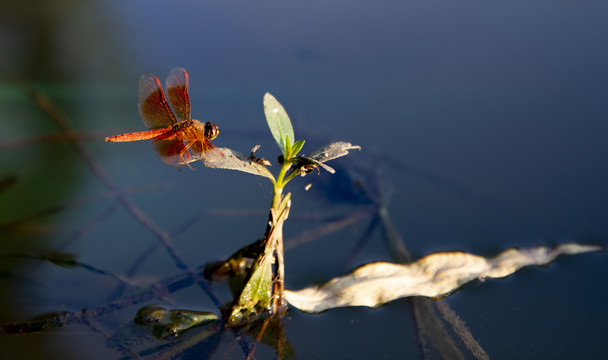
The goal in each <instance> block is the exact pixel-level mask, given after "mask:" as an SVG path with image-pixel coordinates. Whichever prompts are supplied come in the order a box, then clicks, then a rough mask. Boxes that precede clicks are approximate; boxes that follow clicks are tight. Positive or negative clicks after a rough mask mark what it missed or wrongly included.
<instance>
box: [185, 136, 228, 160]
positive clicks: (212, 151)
mask: <svg viewBox="0 0 608 360" xmlns="http://www.w3.org/2000/svg"><path fill="white" fill-rule="evenodd" d="M188 146H189V149H190V151H191V152H192V155H194V158H195V159H210V158H214V157H218V156H221V157H223V156H224V154H223V153H222V152H221V151H220V149H218V148H217V147H216V146H215V145H213V144H212V143H211V141H209V139H207V138H202V139H200V140H196V141H193V142H191V143H189V144H188Z"/></svg>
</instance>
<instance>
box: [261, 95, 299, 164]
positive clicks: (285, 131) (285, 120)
mask: <svg viewBox="0 0 608 360" xmlns="http://www.w3.org/2000/svg"><path fill="white" fill-rule="evenodd" d="M264 114H265V115H266V121H267V122H268V127H269V128H270V132H271V133H272V136H273V137H274V139H275V140H276V142H277V145H279V149H281V153H282V154H283V156H285V157H287V155H288V154H287V150H288V146H287V142H288V141H289V143H293V141H294V139H295V136H294V134H293V127H292V126H291V121H290V120H289V116H288V115H287V112H285V109H284V108H283V106H282V105H281V104H280V103H279V102H278V101H277V99H275V97H274V96H272V95H270V93H266V94H265V95H264ZM287 139H289V140H287Z"/></svg>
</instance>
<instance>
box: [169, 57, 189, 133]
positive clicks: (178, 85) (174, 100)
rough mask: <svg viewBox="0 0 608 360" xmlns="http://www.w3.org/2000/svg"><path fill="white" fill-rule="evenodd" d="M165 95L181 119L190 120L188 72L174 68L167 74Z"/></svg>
mask: <svg viewBox="0 0 608 360" xmlns="http://www.w3.org/2000/svg"><path fill="white" fill-rule="evenodd" d="M166 90H167V96H168V97H169V101H170V102H171V105H172V106H173V110H175V113H176V114H177V117H178V118H179V119H180V120H181V121H186V120H190V95H189V94H188V72H187V71H186V70H185V69H183V68H174V69H173V70H171V72H170V73H169V76H167V86H166Z"/></svg>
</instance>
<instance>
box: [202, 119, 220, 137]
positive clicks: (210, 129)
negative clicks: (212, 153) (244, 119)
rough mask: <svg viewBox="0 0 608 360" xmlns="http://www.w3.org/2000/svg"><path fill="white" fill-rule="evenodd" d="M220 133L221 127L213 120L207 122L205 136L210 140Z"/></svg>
mask: <svg viewBox="0 0 608 360" xmlns="http://www.w3.org/2000/svg"><path fill="white" fill-rule="evenodd" d="M219 134H220V128H219V127H218V126H217V125H215V124H214V123H212V122H207V123H205V136H206V137H207V138H208V139H209V140H213V139H215V138H216V137H217V136H218V135H219Z"/></svg>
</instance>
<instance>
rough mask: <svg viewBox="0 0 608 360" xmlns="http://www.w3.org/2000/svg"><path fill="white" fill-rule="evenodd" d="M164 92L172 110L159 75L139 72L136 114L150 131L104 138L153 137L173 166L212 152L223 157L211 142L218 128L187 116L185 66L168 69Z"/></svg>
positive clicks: (164, 158) (161, 155)
mask: <svg viewBox="0 0 608 360" xmlns="http://www.w3.org/2000/svg"><path fill="white" fill-rule="evenodd" d="M166 93H167V96H168V97H169V101H170V102H171V105H172V106H173V110H175V112H173V110H171V107H170V106H169V103H168V102H167V99H166V98H165V94H164V93H163V88H162V86H161V84H160V81H159V80H158V78H157V77H156V76H154V75H152V74H144V75H142V76H141V78H140V80H139V115H140V116H141V118H142V120H143V122H144V124H145V125H146V127H147V128H148V129H150V130H148V131H140V132H133V133H126V134H121V135H115V136H110V137H107V138H106V141H109V142H126V141H139V140H149V139H153V140H154V141H153V142H152V146H153V147H154V150H155V151H156V154H158V156H159V157H160V159H161V160H162V161H163V162H164V163H165V164H168V165H171V166H176V167H180V166H181V165H183V164H187V165H188V167H190V165H189V164H188V162H189V160H192V158H193V157H194V160H196V159H200V158H205V157H206V156H210V155H211V154H212V153H215V155H219V156H223V154H222V153H221V151H219V150H218V148H217V147H215V145H213V144H212V143H211V141H210V140H213V139H215V138H216V137H217V136H218V135H219V133H220V129H219V127H218V126H217V125H215V124H214V123H212V122H206V123H202V122H200V121H198V120H195V119H192V118H190V95H189V93H188V72H187V71H186V70H185V69H182V68H174V69H173V70H171V72H169V75H168V76H167V83H166ZM176 114H177V116H176ZM178 119H179V120H180V121H178ZM190 168H192V167H190Z"/></svg>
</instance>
